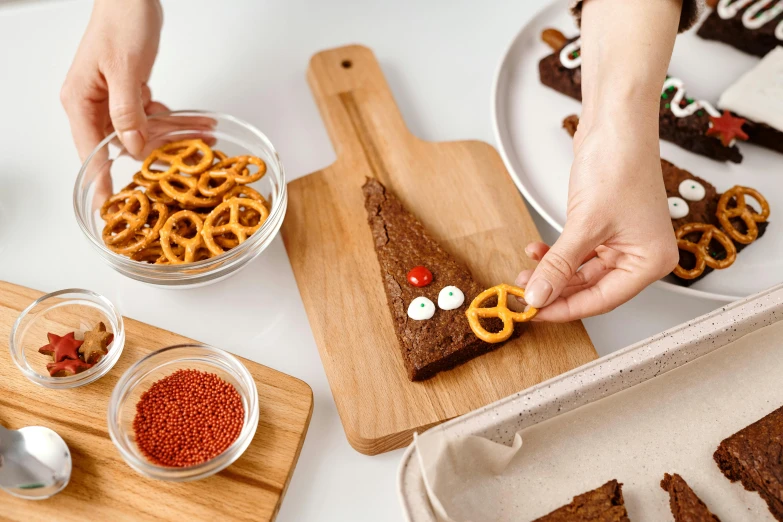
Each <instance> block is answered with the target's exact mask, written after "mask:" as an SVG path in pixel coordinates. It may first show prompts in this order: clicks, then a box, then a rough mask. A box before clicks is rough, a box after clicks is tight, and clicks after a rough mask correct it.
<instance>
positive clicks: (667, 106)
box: [664, 103, 672, 109]
mask: <svg viewBox="0 0 783 522" xmlns="http://www.w3.org/2000/svg"><path fill="white" fill-rule="evenodd" d="M664 107H666V108H667V109H671V107H672V106H671V104H670V103H667V104H666V105H664Z"/></svg>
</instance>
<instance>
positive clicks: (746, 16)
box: [717, 0, 783, 40]
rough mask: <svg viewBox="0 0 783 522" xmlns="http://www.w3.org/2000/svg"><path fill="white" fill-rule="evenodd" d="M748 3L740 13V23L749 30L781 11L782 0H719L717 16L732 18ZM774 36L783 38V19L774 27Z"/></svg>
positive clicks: (782, 6)
mask: <svg viewBox="0 0 783 522" xmlns="http://www.w3.org/2000/svg"><path fill="white" fill-rule="evenodd" d="M773 2H774V5H772V4H773ZM749 4H750V7H748V8H747V9H746V10H745V12H744V13H742V25H744V26H745V27H747V28H748V29H750V30H754V29H758V28H760V27H763V26H764V25H766V24H768V23H769V22H771V21H772V20H774V19H775V18H777V17H778V16H780V14H781V13H783V0H720V1H719V2H718V9H717V10H718V16H720V17H721V18H723V19H724V20H726V19H728V18H734V17H735V16H737V13H739V11H740V9H742V8H743V7H745V6H747V5H749ZM770 5H772V7H769V6H770ZM767 7H769V9H767ZM775 38H777V39H778V40H783V20H781V21H780V22H779V23H778V25H777V27H775Z"/></svg>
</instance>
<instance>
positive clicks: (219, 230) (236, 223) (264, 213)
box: [201, 198, 269, 255]
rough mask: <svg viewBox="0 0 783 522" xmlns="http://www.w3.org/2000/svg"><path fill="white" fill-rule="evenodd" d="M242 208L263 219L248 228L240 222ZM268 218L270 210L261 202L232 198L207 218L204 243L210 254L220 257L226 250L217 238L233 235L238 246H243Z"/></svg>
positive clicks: (203, 234)
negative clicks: (226, 214)
mask: <svg viewBox="0 0 783 522" xmlns="http://www.w3.org/2000/svg"><path fill="white" fill-rule="evenodd" d="M241 207H245V208H246V209H248V208H250V209H252V210H254V211H256V212H258V213H259V214H260V216H261V218H260V219H259V221H258V223H257V224H256V225H253V226H248V225H243V224H242V223H241V222H240V209H241ZM226 211H228V221H225V212H226ZM268 216H269V210H267V208H266V207H265V206H264V204H263V203H261V202H260V201H256V200H254V199H249V198H231V199H229V200H227V201H224V202H222V203H221V204H220V205H218V206H217V207H215V209H214V210H213V211H212V212H210V213H209V216H207V219H206V221H205V222H204V229H203V231H202V232H201V234H202V236H204V243H206V245H207V248H208V249H209V251H210V252H212V253H213V254H214V255H220V254H222V253H223V252H224V250H223V248H222V247H221V246H220V245H219V244H218V243H217V242H216V241H215V237H216V236H224V235H226V234H231V235H233V236H234V238H235V239H236V240H237V242H238V243H237V244H242V243H244V242H245V240H246V239H247V237H248V236H250V235H252V234H253V233H254V232H255V231H256V230H258V229H259V228H261V225H263V224H264V221H266V218H267V217H268Z"/></svg>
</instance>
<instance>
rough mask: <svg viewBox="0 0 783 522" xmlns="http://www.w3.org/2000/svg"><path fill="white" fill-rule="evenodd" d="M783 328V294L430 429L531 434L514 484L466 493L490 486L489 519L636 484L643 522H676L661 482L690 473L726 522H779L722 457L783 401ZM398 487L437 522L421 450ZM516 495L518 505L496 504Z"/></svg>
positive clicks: (633, 514) (752, 301)
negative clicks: (605, 487) (613, 482)
mask: <svg viewBox="0 0 783 522" xmlns="http://www.w3.org/2000/svg"><path fill="white" fill-rule="evenodd" d="M781 319H783V285H779V286H776V287H774V288H772V289H770V290H767V291H765V292H761V293H759V294H756V295H753V296H750V297H748V298H746V299H743V300H740V301H737V302H735V303H732V304H729V305H726V306H724V307H722V308H720V309H718V310H715V311H714V312H711V313H709V314H707V315H704V316H702V317H699V318H697V319H694V320H692V321H690V322H688V323H685V324H683V325H681V326H678V327H675V328H672V329H670V330H667V331H665V332H663V333H661V334H657V335H655V336H653V337H651V338H649V339H647V340H644V341H641V342H639V343H637V344H634V345H632V346H629V347H627V348H624V349H622V350H620V351H618V352H615V353H612V354H610V355H607V356H605V357H602V358H601V359H598V360H596V361H594V362H592V363H589V364H586V365H584V366H582V367H580V368H577V369H575V370H572V371H570V372H568V373H566V374H563V375H561V376H559V377H556V378H554V379H550V380H549V381H545V382H543V383H541V384H539V385H536V386H534V387H532V388H529V389H528V390H525V391H522V392H520V393H517V394H514V395H511V396H509V397H506V398H505V399H501V400H500V401H498V402H495V403H493V404H491V405H488V406H486V407H484V408H481V409H479V410H476V411H474V412H472V413H469V414H467V415H464V416H462V417H459V418H456V419H454V420H452V421H449V422H447V423H445V424H443V425H440V426H438V427H435V428H433V429H432V430H430V432H433V431H435V430H440V431H442V432H443V434H444V435H446V436H448V437H449V438H458V437H461V436H466V435H477V436H481V437H485V438H488V439H490V440H492V441H494V442H498V443H502V444H506V445H510V443H511V441H512V439H513V438H514V434H515V433H516V432H517V431H520V430H521V436H522V449H521V450H520V454H519V455H517V458H516V459H515V461H514V463H513V464H512V465H511V466H510V469H507V470H506V472H504V474H503V475H502V477H501V478H500V479H497V480H501V481H504V482H502V483H496V484H495V487H493V488H487V487H486V486H487V485H486V484H471V483H466V484H463V485H462V486H461V487H464V489H463V490H462V491H461V492H460V493H458V494H460V495H463V496H464V497H465V498H470V494H471V493H472V490H471V488H479V487H482V488H483V489H482V495H483V496H482V504H481V506H482V509H483V512H482V513H484V514H486V517H482V520H490V519H503V518H504V517H503V516H500V515H499V514H498V513H499V512H500V511H499V510H500V509H504V510H505V511H504V512H505V513H509V512H514V516H513V517H512V518H513V519H514V520H532V519H534V518H536V517H538V516H541V515H543V514H545V513H548V512H549V511H551V510H553V509H555V508H557V507H559V506H561V505H563V504H566V503H568V502H570V501H571V498H572V497H573V496H574V495H576V494H579V493H582V492H584V491H586V490H589V489H592V488H594V487H597V486H599V485H601V484H603V483H604V482H606V481H607V480H609V479H611V478H616V479H617V480H619V481H620V482H622V483H624V489H623V493H624V495H625V499H626V505H627V507H628V511H629V516H630V518H631V520H634V521H635V522H636V521H644V520H670V519H671V515H670V514H669V512H668V495H666V494H665V492H663V490H661V489H660V486H659V485H658V484H659V482H660V480H661V478H662V476H663V473H664V472H678V473H680V474H682V475H683V477H684V478H685V479H686V480H687V481H689V483H691V486H692V487H693V488H694V489H695V490H696V492H697V494H699V495H700V496H701V497H702V499H703V500H704V501H705V502H706V503H707V505H708V506H710V507H711V508H712V509H713V511H714V512H715V514H717V515H718V516H719V517H721V519H723V520H772V517H771V515H770V514H769V512H768V511H767V509H766V505H765V504H764V503H763V502H762V501H761V499H760V497H759V496H758V495H757V494H755V493H751V492H747V491H745V490H744V489H743V488H742V486H741V485H739V483H731V482H729V481H728V480H727V479H726V478H724V477H723V475H722V474H721V473H720V471H719V470H718V467H717V465H716V464H715V463H714V461H713V460H712V453H713V452H714V451H715V449H716V448H717V446H718V444H719V442H720V441H721V440H722V439H723V438H725V437H727V436H728V435H730V434H732V433H734V432H736V431H738V430H739V429H741V428H743V427H744V426H746V425H748V424H750V423H751V422H753V421H755V420H757V419H759V418H761V417H762V416H764V415H765V414H766V413H769V412H770V411H772V410H774V409H775V408H777V407H779V406H780V405H781V404H783V322H781ZM430 432H428V434H429V433H430ZM425 436H426V435H425ZM468 482H469V481H468ZM398 486H399V494H400V498H401V502H402V506H403V510H404V512H405V515H406V517H407V519H408V520H409V521H411V522H423V521H434V520H436V518H435V515H434V514H433V512H432V509H431V507H430V503H429V500H428V498H427V494H426V491H425V488H424V482H423V480H422V475H421V471H420V468H419V464H418V460H417V459H416V453H415V447H414V446H413V445H411V446H410V447H409V448H408V449H407V451H406V452H405V454H404V456H403V460H402V462H401V465H400V470H399V477H398ZM509 487H513V488H515V489H514V491H516V494H515V495H514V498H508V497H509V495H505V496H504V497H498V498H494V497H493V495H494V493H493V491H495V492H500V491H508V489H507V488H509ZM504 504H505V505H504ZM498 506H500V507H498ZM474 522H475V521H474Z"/></svg>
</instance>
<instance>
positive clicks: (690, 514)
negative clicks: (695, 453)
mask: <svg viewBox="0 0 783 522" xmlns="http://www.w3.org/2000/svg"><path fill="white" fill-rule="evenodd" d="M661 488H663V490H664V491H666V492H667V493H669V509H671V510H672V515H674V522H720V519H719V518H718V517H716V516H715V515H713V514H712V513H711V512H710V510H709V508H707V505H706V504H705V503H704V502H702V500H701V499H700V498H699V497H698V496H696V493H694V492H693V490H692V489H691V487H690V486H689V485H688V483H687V482H685V479H683V478H682V477H681V476H679V475H678V474H677V473H675V474H674V475H669V474H668V473H665V474H664V475H663V480H662V481H661Z"/></svg>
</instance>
